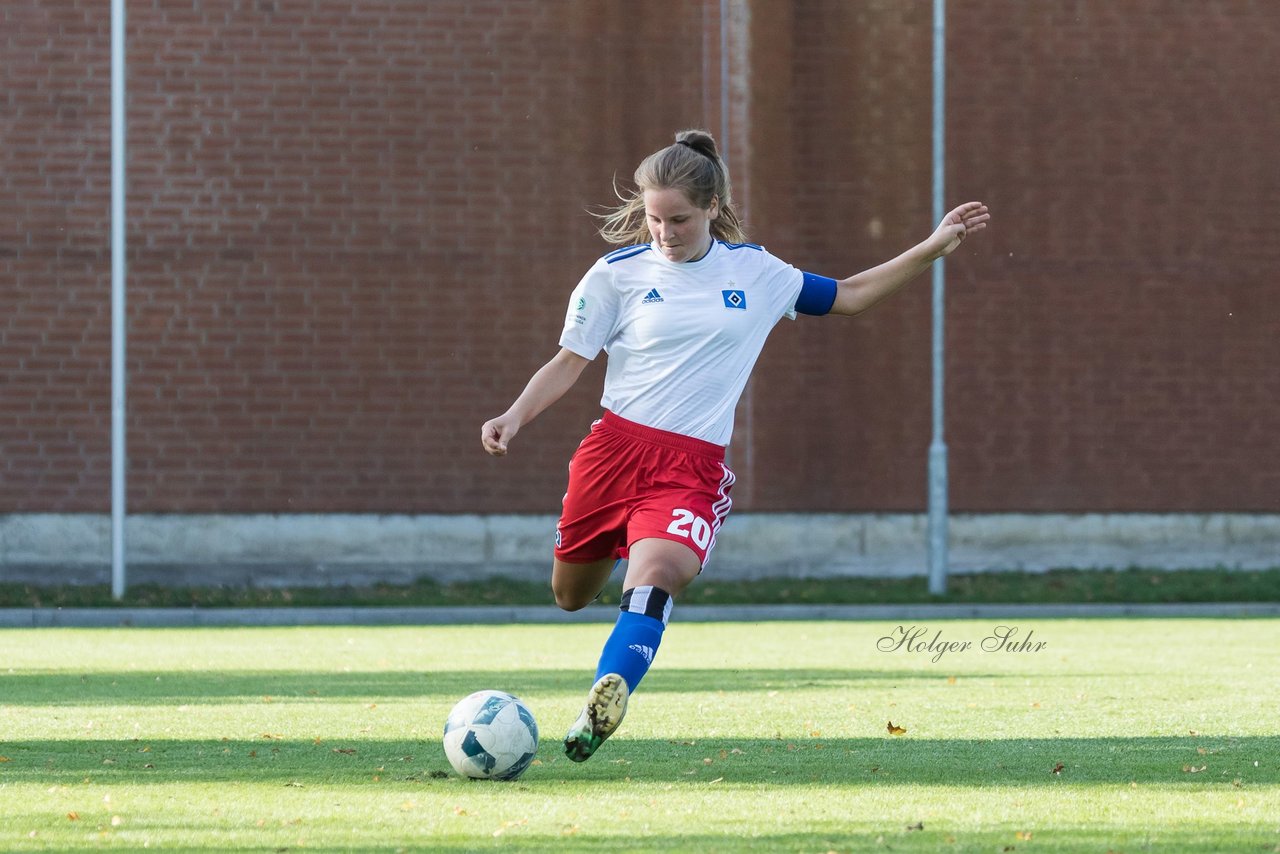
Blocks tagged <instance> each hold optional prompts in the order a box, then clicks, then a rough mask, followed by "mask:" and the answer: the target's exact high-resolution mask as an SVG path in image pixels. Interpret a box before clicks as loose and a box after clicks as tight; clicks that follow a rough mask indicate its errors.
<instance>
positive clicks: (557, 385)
mask: <svg viewBox="0 0 1280 854" xmlns="http://www.w3.org/2000/svg"><path fill="white" fill-rule="evenodd" d="M589 361H590V360H588V359H584V358H583V357H581V356H579V355H578V354H577V353H575V352H573V351H572V350H566V349H564V348H563V347H562V348H560V352H558V353H556V354H555V355H554V356H552V357H551V361H549V362H547V363H546V364H545V365H543V366H542V367H541V368H539V369H538V371H537V373H535V374H534V375H533V376H532V377H531V378H530V379H529V384H528V385H526V386H525V387H524V391H522V392H520V396H519V397H517V398H516V402H515V403H513V404H511V408H510V409H508V410H507V411H506V412H504V413H502V414H501V415H499V416H498V417H497V418H492V419H490V420H488V421H486V422H484V426H483V427H481V428H480V441H481V443H482V444H483V445H484V449H485V450H486V451H488V452H489V453H490V454H493V455H494V456H495V457H501V456H503V455H504V454H506V453H507V443H508V442H510V441H511V440H512V439H513V438H515V435H516V433H518V432H520V428H521V427H523V426H524V425H526V424H528V423H529V422H530V421H532V420H533V419H534V418H536V417H537V416H538V413H540V412H542V410H544V409H546V408H547V407H548V406H550V405H551V404H553V403H555V402H556V401H557V400H559V399H560V398H561V397H563V396H564V393H565V392H567V391H568V390H569V389H571V388H573V384H574V383H576V382H577V381H578V377H580V376H582V371H583V369H585V368H586V367H587V365H588V363H589Z"/></svg>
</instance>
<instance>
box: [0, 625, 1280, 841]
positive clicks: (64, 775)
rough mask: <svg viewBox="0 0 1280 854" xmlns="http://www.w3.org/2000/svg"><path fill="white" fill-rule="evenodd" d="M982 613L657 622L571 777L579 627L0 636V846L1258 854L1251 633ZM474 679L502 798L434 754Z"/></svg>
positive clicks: (1257, 659)
mask: <svg viewBox="0 0 1280 854" xmlns="http://www.w3.org/2000/svg"><path fill="white" fill-rule="evenodd" d="M999 624H1000V623H999V622H998V621H992V622H981V621H943V620H939V621H934V622H930V623H927V624H915V625H916V626H917V627H918V628H921V629H923V630H924V633H923V634H922V635H921V636H920V637H919V639H918V643H920V644H924V643H927V642H928V641H930V640H933V639H935V636H937V633H938V632H941V637H940V641H942V642H952V643H956V644H962V643H964V642H969V643H971V644H972V646H971V647H969V648H967V649H959V648H953V649H951V650H950V651H947V652H944V653H942V654H941V656H940V657H939V660H937V661H934V660H933V659H934V657H935V655H936V653H935V652H930V651H925V650H916V651H914V652H912V651H908V650H906V649H905V648H903V647H899V648H897V649H889V650H887V651H886V650H882V649H878V648H877V645H878V643H880V640H881V638H885V637H889V638H894V639H896V636H895V633H896V627H897V624H894V623H870V622H867V623H862V622H856V623H776V624H775V623H769V624H754V625H746V624H725V623H718V624H680V623H679V611H678V609H677V612H676V615H675V621H674V622H673V624H672V627H671V629H670V630H669V631H668V633H667V637H666V639H665V641H664V643H663V647H662V650H661V652H660V654H659V656H658V661H657V664H656V665H655V667H654V669H653V670H652V671H651V672H650V674H649V676H648V677H647V678H646V681H645V683H644V684H643V685H642V686H641V687H640V690H639V692H638V693H637V694H636V695H635V696H634V698H633V700H632V704H631V708H630V711H629V713H628V718H627V721H626V723H624V725H623V727H622V729H621V730H620V731H619V734H618V735H617V736H615V737H614V739H612V740H611V741H609V742H608V743H606V744H605V746H604V747H603V748H602V749H601V751H600V753H598V754H597V755H596V757H595V758H593V759H592V760H591V761H590V762H588V763H586V764H584V765H575V764H573V763H570V762H569V761H567V760H565V759H563V758H562V757H561V756H560V755H559V749H560V745H559V741H560V736H561V735H562V734H563V731H564V729H565V727H566V726H567V725H568V723H569V722H570V720H571V719H572V718H573V717H574V716H575V715H576V713H577V711H578V708H579V705H580V703H581V699H582V696H583V694H584V692H585V690H586V688H587V686H588V684H589V681H590V678H591V675H592V672H593V670H594V664H595V657H596V655H597V653H598V650H599V647H600V644H601V642H602V640H603V637H604V635H605V633H606V632H607V631H608V628H609V627H608V626H607V625H601V624H591V625H571V626H514V627H478V626H456V627H429V628H323V629H211V630H189V629H181V630H142V629H120V630H115V629H112V630H53V629H46V630H8V631H3V632H0V649H2V650H3V655H4V657H3V660H2V661H0V849H3V850H18V851H20V850H57V851H90V850H93V851H96V850H101V849H107V848H118V849H130V850H137V849H143V848H148V847H149V848H154V849H169V850H172V849H186V850H192V849H205V850H233V851H277V852H279V851H294V850H309V851H317V850H318V851H326V850H328V851H337V850H353V849H378V850H396V849H405V850H430V851H472V850H488V849H497V848H505V847H509V846H516V847H518V848H525V849H535V850H544V851H557V852H558V851H599V850H607V851H628V850H639V851H666V852H670V851H700V852H702V851H740V850H742V851H746V850H755V851H805V852H827V851H841V852H847V851H866V850H885V851H987V852H1041V851H1090V852H1099V854H1101V852H1106V851H1116V852H1137V851H1149V850H1160V851H1177V852H1191V851H1204V852H1222V851H1275V850H1280V711H1278V710H1280V668H1278V665H1277V657H1276V656H1277V652H1276V651H1277V650H1280V620H1273V619H1257V620H1155V619H1151V620H1035V621H1021V622H1018V621H1014V622H1011V623H1009V624H1010V625H1013V626H1015V627H1016V628H1017V629H1018V635H1017V636H1015V638H1014V641H1015V642H1016V641H1021V640H1024V639H1027V638H1028V636H1030V640H1031V643H1032V644H1035V643H1043V644H1044V646H1043V647H1042V648H1040V649H1039V650H1034V651H1033V649H1026V650H1023V651H1009V650H1007V649H1006V650H1003V651H997V652H986V651H983V650H982V649H981V642H982V640H983V639H984V638H986V637H988V636H991V635H993V633H994V632H995V630H996V627H997V626H998V625H999ZM910 625H911V624H908V627H909V626H910ZM880 645H881V646H890V645H891V643H880ZM934 647H935V650H936V649H937V643H936V642H935V644H934ZM480 688H501V689H505V690H510V691H513V692H515V693H517V694H519V695H521V696H522V697H523V698H524V699H525V700H526V701H527V702H528V703H529V705H530V706H531V707H532V709H533V711H534V713H535V714H536V715H537V716H538V719H539V722H540V724H541V727H542V732H543V741H542V746H541V749H540V751H539V757H538V760H537V764H535V765H534V766H533V767H532V768H531V769H530V770H529V772H528V773H527V774H526V775H525V777H524V778H522V779H521V780H520V781H519V782H516V783H506V784H504V783H488V782H472V781H467V780H462V779H460V778H458V777H457V776H456V775H454V774H453V772H452V771H451V769H449V766H448V763H447V762H446V760H445V759H444V756H443V753H442V751H441V748H440V745H439V734H440V729H441V727H442V725H443V721H444V717H445V715H446V713H447V712H448V710H449V708H450V707H451V706H452V705H453V703H454V702H455V701H456V700H458V699H459V698H461V697H462V696H464V695H465V694H467V693H469V692H471V691H473V690H477V689H480ZM889 721H892V722H893V723H894V724H895V725H898V726H900V727H902V728H904V729H905V730H906V732H905V733H903V734H901V735H897V736H893V735H890V734H889V733H888V731H887V725H888V722H889Z"/></svg>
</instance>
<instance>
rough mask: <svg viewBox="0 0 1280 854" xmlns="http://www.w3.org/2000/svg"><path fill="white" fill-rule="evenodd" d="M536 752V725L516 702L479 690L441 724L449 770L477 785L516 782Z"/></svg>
mask: <svg viewBox="0 0 1280 854" xmlns="http://www.w3.org/2000/svg"><path fill="white" fill-rule="evenodd" d="M537 752H538V723H537V721H535V720H534V719H533V712H531V711H529V707H528V706H526V705H525V704H524V703H523V702H522V701H521V700H520V698H519V697H516V696H514V695H512V694H508V693H506V692H505V691H477V692H475V693H474V694H471V695H470V696H468V697H464V698H463V699H462V700H461V701H459V702H458V705H456V706H454V707H453V711H452V712H450V713H449V718H448V720H446V721H445V722H444V755H445V756H446V757H448V759H449V764H450V765H452V766H453V769H454V770H455V771H457V772H458V773H459V774H461V775H463V776H464V777H472V778H474V779H477V780H515V779H517V778H518V777H519V776H520V775H521V774H523V773H524V772H525V770H526V769H527V768H528V767H529V765H530V763H532V762H533V757H534V754H536V753H537Z"/></svg>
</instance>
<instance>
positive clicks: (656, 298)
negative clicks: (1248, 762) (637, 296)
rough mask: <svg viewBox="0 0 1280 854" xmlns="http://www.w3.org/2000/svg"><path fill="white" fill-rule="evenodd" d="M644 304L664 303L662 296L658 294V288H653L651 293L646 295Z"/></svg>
mask: <svg viewBox="0 0 1280 854" xmlns="http://www.w3.org/2000/svg"><path fill="white" fill-rule="evenodd" d="M642 302H644V303H646V304H647V303H651V302H662V294H660V293H658V289H657V288H653V289H652V290H650V291H649V293H647V294H645V295H644V299H643V300H642Z"/></svg>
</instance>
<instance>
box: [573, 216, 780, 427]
mask: <svg viewBox="0 0 1280 854" xmlns="http://www.w3.org/2000/svg"><path fill="white" fill-rule="evenodd" d="M803 282H804V274H803V273H802V272H801V271H800V270H797V269H796V268H795V267H792V266H791V265H790V264H787V263H786V262H784V261H780V260H779V259H777V258H775V257H774V256H772V255H770V254H769V253H768V252H766V251H765V250H764V249H762V248H761V247H759V246H755V245H753V244H749V243H725V242H723V241H718V240H717V241H712V244H711V249H710V250H709V251H708V252H707V254H706V255H704V256H703V257H702V258H700V259H698V260H697V261H686V262H675V261H669V260H668V259H667V258H666V257H665V256H664V255H663V254H662V253H661V252H660V251H659V250H658V249H657V248H656V247H654V246H653V245H651V244H650V245H643V246H628V247H625V248H623V249H619V250H616V251H614V252H611V253H609V254H608V255H606V256H604V257H603V258H601V259H600V260H599V261H597V262H596V263H595V264H594V265H593V266H592V267H591V269H590V270H588V271H587V274H586V275H585V276H583V277H582V281H581V282H579V283H578V286H577V287H576V288H574V291H573V295H572V296H571V297H570V299H569V311H568V314H567V316H566V318H565V325H564V333H563V334H562V335H561V336H560V346H561V347H564V348H566V349H568V350H571V351H573V352H574V353H577V354H578V355H579V356H582V357H583V358H585V359H594V358H595V357H596V356H597V355H598V354H599V353H600V350H601V349H604V351H605V352H607V353H608V354H609V364H608V368H607V370H606V372H605V380H604V397H603V398H602V399H601V401H600V402H601V404H602V405H603V406H604V407H605V408H606V409H609V410H611V411H612V412H614V413H616V414H617V415H620V416H622V417H623V418H626V419H628V420H630V421H634V422H636V423H638V424H643V425H645V426H647V427H655V428H657V429H659V430H668V431H670V432H673V433H680V434H682V435H685V436H693V437H695V438H698V439H702V440H704V441H707V442H714V443H715V444H717V445H727V444H729V439H730V437H731V436H732V434H733V415H734V409H735V408H736V407H737V405H738V398H739V397H740V396H741V395H742V390H743V389H744V388H745V387H746V384H747V379H748V378H749V377H750V375H751V369H752V368H753V367H755V363H756V359H757V358H758V357H759V355H760V351H761V349H763V347H764V342H765V339H766V338H767V337H768V336H769V332H770V331H771V330H772V329H773V327H774V326H775V325H776V324H777V322H778V321H779V320H780V319H781V318H782V317H784V316H788V317H791V318H793V319H794V317H795V304H796V298H797V297H798V296H799V295H800V289H801V286H802V284H803Z"/></svg>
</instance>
